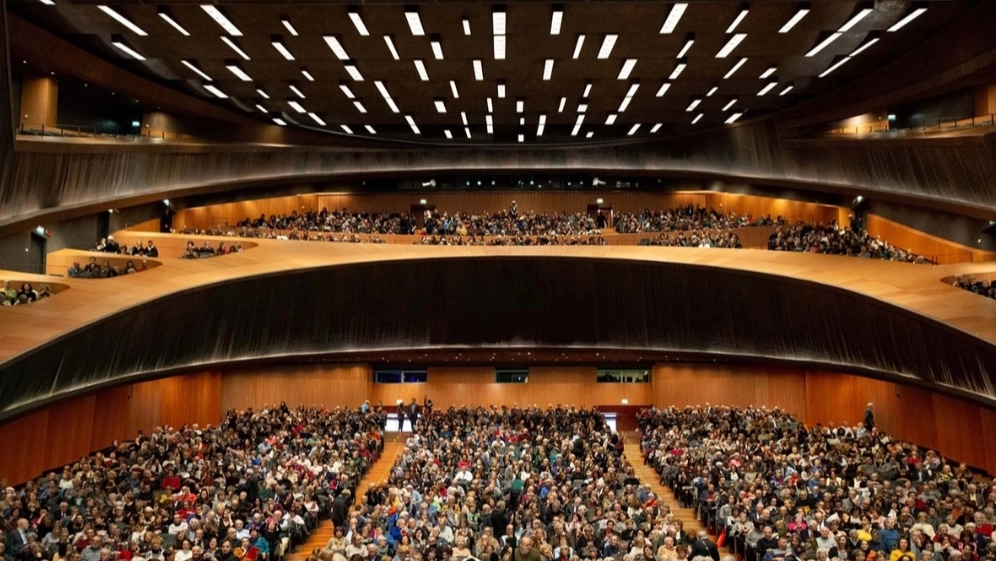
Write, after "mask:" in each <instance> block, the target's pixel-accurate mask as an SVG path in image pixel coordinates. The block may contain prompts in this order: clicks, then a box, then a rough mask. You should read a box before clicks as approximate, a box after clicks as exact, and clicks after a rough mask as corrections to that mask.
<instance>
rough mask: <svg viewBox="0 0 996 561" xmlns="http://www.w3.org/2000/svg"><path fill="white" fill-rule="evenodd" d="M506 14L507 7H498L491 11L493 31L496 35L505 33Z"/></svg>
mask: <svg viewBox="0 0 996 561" xmlns="http://www.w3.org/2000/svg"><path fill="white" fill-rule="evenodd" d="M505 24H506V15H505V8H504V7H498V8H497V9H495V10H494V11H493V12H491V32H492V34H494V35H504V34H505Z"/></svg>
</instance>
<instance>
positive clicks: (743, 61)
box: [723, 57, 747, 80]
mask: <svg viewBox="0 0 996 561" xmlns="http://www.w3.org/2000/svg"><path fill="white" fill-rule="evenodd" d="M746 62H747V57H743V58H741V59H740V60H738V61H737V63H736V64H734V65H733V68H731V69H730V71H729V72H727V73H726V74H724V75H723V79H724V80H727V79H729V78H730V77H731V76H733V75H734V74H736V73H737V70H740V67H741V66H743V65H744V64H746Z"/></svg>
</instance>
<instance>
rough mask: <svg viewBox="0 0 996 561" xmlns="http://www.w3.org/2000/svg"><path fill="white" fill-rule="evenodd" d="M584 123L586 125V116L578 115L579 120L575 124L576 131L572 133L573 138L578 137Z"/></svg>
mask: <svg viewBox="0 0 996 561" xmlns="http://www.w3.org/2000/svg"><path fill="white" fill-rule="evenodd" d="M582 123H584V115H578V120H577V121H575V122H574V130H572V131H571V136H577V135H578V131H580V130H581V124H582Z"/></svg>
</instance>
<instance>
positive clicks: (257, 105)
mask: <svg viewBox="0 0 996 561" xmlns="http://www.w3.org/2000/svg"><path fill="white" fill-rule="evenodd" d="M256 109H259V112H260V113H269V111H267V110H266V107H263V106H262V105H260V104H258V103H257V104H256Z"/></svg>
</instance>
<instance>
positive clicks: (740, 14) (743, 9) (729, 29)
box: [726, 4, 750, 33]
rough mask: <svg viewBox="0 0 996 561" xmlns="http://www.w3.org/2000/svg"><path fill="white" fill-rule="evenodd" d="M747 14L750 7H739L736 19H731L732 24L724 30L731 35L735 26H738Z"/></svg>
mask: <svg viewBox="0 0 996 561" xmlns="http://www.w3.org/2000/svg"><path fill="white" fill-rule="evenodd" d="M748 13H750V6H749V5H747V4H744V5H743V6H741V7H740V12H738V13H737V17H735V18H733V23H731V24H730V27H727V28H726V32H727V33H733V32H734V31H736V30H737V26H738V25H740V22H742V21H743V20H744V18H745V17H747V14H748Z"/></svg>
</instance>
